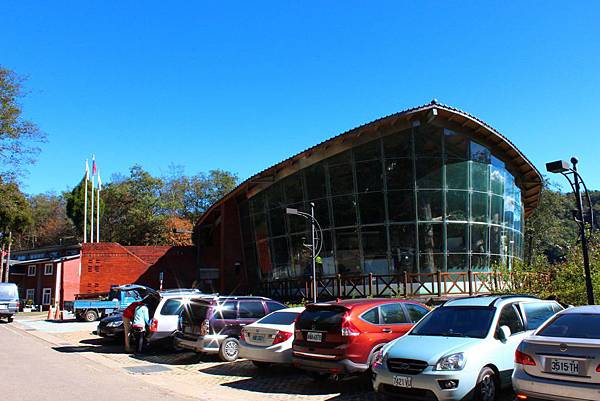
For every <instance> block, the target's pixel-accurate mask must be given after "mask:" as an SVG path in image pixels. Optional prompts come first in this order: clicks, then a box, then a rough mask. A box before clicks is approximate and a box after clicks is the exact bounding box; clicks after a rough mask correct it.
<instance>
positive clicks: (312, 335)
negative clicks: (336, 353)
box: [306, 331, 323, 343]
mask: <svg viewBox="0 0 600 401" xmlns="http://www.w3.org/2000/svg"><path fill="white" fill-rule="evenodd" d="M306 341H311V342H313V343H320V342H321V341H323V333H316V332H314V331H309V332H308V333H306Z"/></svg>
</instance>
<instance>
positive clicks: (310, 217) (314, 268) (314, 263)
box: [285, 202, 323, 303]
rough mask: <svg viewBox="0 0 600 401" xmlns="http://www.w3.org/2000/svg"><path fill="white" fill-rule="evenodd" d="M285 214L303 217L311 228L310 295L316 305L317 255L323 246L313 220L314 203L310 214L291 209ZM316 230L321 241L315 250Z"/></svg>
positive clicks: (316, 224)
mask: <svg viewBox="0 0 600 401" xmlns="http://www.w3.org/2000/svg"><path fill="white" fill-rule="evenodd" d="M285 213H286V214H290V215H296V216H302V217H304V218H305V219H306V220H309V221H310V227H311V230H310V232H311V245H310V249H311V251H312V277H313V279H312V288H313V290H312V293H313V303H317V256H319V253H321V248H322V246H323V239H322V238H323V235H322V230H321V226H320V225H319V222H318V221H317V219H315V204H314V202H310V214H309V213H306V212H301V211H300V210H298V209H293V208H289V207H288V208H286V209H285ZM317 229H318V230H319V233H320V234H321V236H320V238H321V240H320V241H319V247H318V249H317V240H318V238H317Z"/></svg>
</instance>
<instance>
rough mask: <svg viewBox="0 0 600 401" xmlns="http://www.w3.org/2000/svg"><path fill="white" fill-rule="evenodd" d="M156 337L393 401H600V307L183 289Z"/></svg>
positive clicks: (159, 315)
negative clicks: (353, 378) (513, 399)
mask: <svg viewBox="0 0 600 401" xmlns="http://www.w3.org/2000/svg"><path fill="white" fill-rule="evenodd" d="M105 320H106V319H105ZM101 324H103V322H101ZM108 324H110V322H109V323H108ZM108 324H107V325H108ZM150 330H151V335H150V338H152V337H155V338H156V339H159V338H162V339H165V338H168V339H170V341H172V343H173V346H174V347H176V348H183V349H189V350H193V351H195V352H199V353H206V354H217V355H219V357H220V358H221V359H222V360H223V361H229V362H231V361H234V360H235V359H237V358H238V357H241V358H246V359H248V360H250V361H252V362H253V363H254V364H255V365H256V366H257V367H259V368H268V367H269V366H270V365H274V364H287V365H293V366H295V367H297V368H299V369H302V370H304V371H306V372H307V373H309V374H310V375H311V376H312V377H313V378H315V379H319V380H322V379H327V378H336V379H337V378H341V377H342V376H347V375H359V374H369V375H370V376H371V378H372V382H373V388H374V389H375V391H377V392H379V393H381V394H382V395H387V396H391V397H394V398H396V399H406V400H438V401H442V400H444V401H445V400H468V399H474V400H478V401H493V400H495V399H496V396H497V395H498V393H499V392H500V390H501V389H502V388H504V387H510V386H511V384H512V386H513V387H514V389H515V391H516V392H517V398H518V399H520V400H538V399H540V400H541V399H543V400H553V401H558V400H597V399H600V387H599V385H600V346H599V340H598V339H599V338H600V308H598V307H589V308H587V309H586V308H584V309H582V308H570V309H567V310H564V308H563V307H562V306H561V305H560V304H559V303H557V302H555V301H545V300H540V299H537V298H534V297H528V296H515V295H504V296H478V297H466V298H457V299H454V300H450V301H447V302H446V303H444V304H442V305H440V306H438V307H436V308H435V309H433V310H432V311H430V310H429V308H427V307H426V306H425V305H423V304H420V303H418V302H415V301H410V300H398V299H355V300H338V301H331V302H325V303H316V304H309V305H307V306H306V307H294V308H287V307H286V306H285V305H283V304H281V303H279V302H276V301H274V300H271V299H268V298H263V297H253V296H217V295H206V294H199V293H186V292H180V293H171V294H170V295H167V294H163V295H162V297H161V300H160V302H159V306H158V307H157V308H156V312H155V314H154V317H153V320H152V327H151V328H150ZM100 331H101V329H100V327H99V332H100ZM532 333H533V335H531V334H532ZM530 335H531V336H530ZM515 366H516V369H515Z"/></svg>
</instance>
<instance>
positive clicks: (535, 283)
mask: <svg viewBox="0 0 600 401" xmlns="http://www.w3.org/2000/svg"><path fill="white" fill-rule="evenodd" d="M540 280H541V281H540ZM548 280H550V277H548V276H547V275H546V274H542V273H539V274H538V273H519V274H518V275H515V274H513V273H506V272H497V271H491V272H481V271H465V272H435V273H408V272H403V273H399V274H372V273H369V274H362V275H348V276H346V275H344V276H343V275H340V274H338V275H334V276H320V277H318V278H317V295H318V299H319V300H331V299H336V298H364V297H419V296H421V297H422V296H426V297H427V296H428V297H442V296H446V295H478V294H489V293H498V292H510V291H519V292H528V291H532V290H533V289H534V288H539V285H540V282H546V281H548ZM260 290H261V293H262V294H263V295H265V296H267V297H270V298H273V299H277V300H281V301H285V302H300V301H302V300H305V299H312V277H305V278H304V277H303V278H289V279H280V280H271V281H266V282H264V283H263V285H262V287H261V289H260Z"/></svg>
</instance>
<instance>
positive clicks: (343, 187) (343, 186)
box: [329, 163, 354, 195]
mask: <svg viewBox="0 0 600 401" xmlns="http://www.w3.org/2000/svg"><path fill="white" fill-rule="evenodd" d="M329 182H330V183H331V193H332V195H344V194H349V193H352V192H354V178H353V176H352V165H351V164H350V163H347V164H338V165H334V166H331V165H330V166H329Z"/></svg>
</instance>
